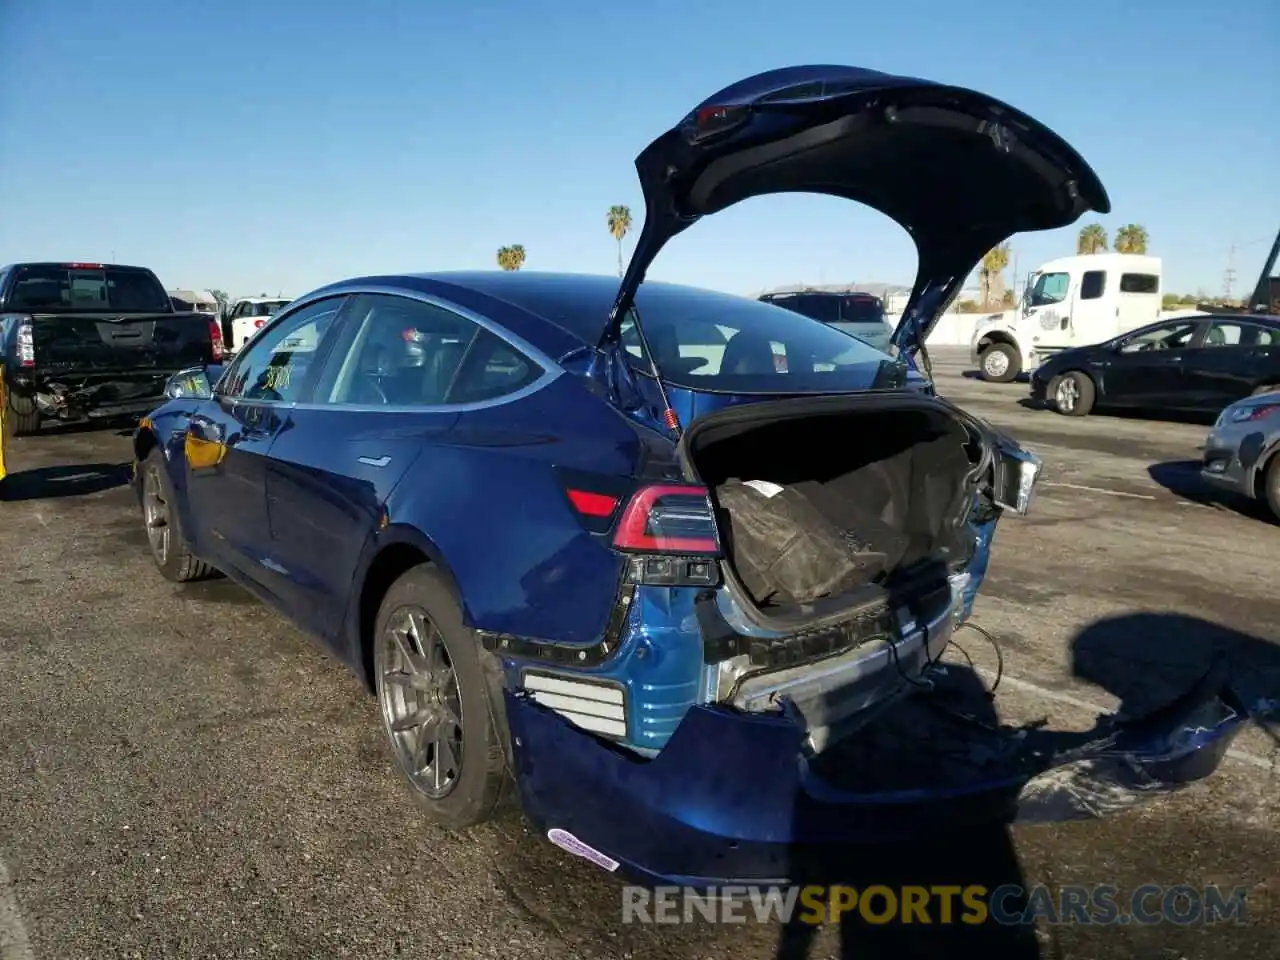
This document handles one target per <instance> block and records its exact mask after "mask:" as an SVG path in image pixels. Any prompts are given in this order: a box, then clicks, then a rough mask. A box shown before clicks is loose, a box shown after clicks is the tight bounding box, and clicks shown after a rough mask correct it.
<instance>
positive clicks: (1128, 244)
mask: <svg viewBox="0 0 1280 960" xmlns="http://www.w3.org/2000/svg"><path fill="white" fill-rule="evenodd" d="M1147 239H1148V238H1147V228H1146V227H1144V226H1143V225H1142V224H1140V223H1126V224H1125V225H1124V226H1123V227H1121V228H1120V229H1119V230H1117V231H1116V253H1146V252H1147Z"/></svg>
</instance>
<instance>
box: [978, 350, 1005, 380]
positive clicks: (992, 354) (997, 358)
mask: <svg viewBox="0 0 1280 960" xmlns="http://www.w3.org/2000/svg"><path fill="white" fill-rule="evenodd" d="M982 365H983V368H984V369H985V370H986V372H987V376H989V377H1003V376H1004V375H1005V374H1006V373H1008V372H1009V358H1008V357H1006V356H1005V355H1004V351H1003V350H991V351H989V352H988V353H987V355H986V357H985V358H983V361H982Z"/></svg>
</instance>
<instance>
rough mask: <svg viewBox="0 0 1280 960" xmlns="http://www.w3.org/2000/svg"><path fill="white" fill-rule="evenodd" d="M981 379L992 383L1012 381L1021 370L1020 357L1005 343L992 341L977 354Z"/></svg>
mask: <svg viewBox="0 0 1280 960" xmlns="http://www.w3.org/2000/svg"><path fill="white" fill-rule="evenodd" d="M978 363H979V366H981V368H982V379H983V380H990V381H991V382H992V383H1012V382H1013V381H1014V380H1016V379H1018V374H1019V373H1021V372H1022V358H1021V357H1019V356H1018V351H1017V350H1015V349H1014V348H1013V347H1012V346H1010V345H1009V344H1007V343H993V344H991V345H990V346H989V347H987V348H986V349H985V350H983V351H982V353H981V354H979V356H978Z"/></svg>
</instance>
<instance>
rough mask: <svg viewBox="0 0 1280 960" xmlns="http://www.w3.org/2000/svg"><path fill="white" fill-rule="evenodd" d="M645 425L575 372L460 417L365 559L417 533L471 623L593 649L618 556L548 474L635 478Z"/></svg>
mask: <svg viewBox="0 0 1280 960" xmlns="http://www.w3.org/2000/svg"><path fill="white" fill-rule="evenodd" d="M642 429H643V428H640V427H637V426H635V425H632V424H630V423H628V421H626V420H625V419H624V418H623V417H621V416H620V415H619V414H618V413H616V412H615V411H614V410H613V409H612V408H611V407H609V406H608V405H607V404H606V403H605V402H604V401H602V400H600V399H599V398H597V397H596V396H595V395H593V394H592V393H590V392H589V391H588V390H587V389H586V387H585V386H584V385H583V383H582V381H580V380H579V379H578V378H577V377H575V376H573V375H571V374H566V375H562V376H561V377H559V378H558V379H556V380H555V381H553V382H552V383H551V384H549V385H548V386H546V387H545V388H543V389H542V390H540V391H538V392H537V393H535V394H532V395H531V396H529V397H526V398H524V399H522V400H519V401H516V402H513V403H509V404H502V405H498V406H494V407H490V408H487V409H483V410H478V411H472V412H468V413H464V414H462V415H461V416H459V418H458V420H457V422H456V424H455V425H454V427H453V429H452V430H450V431H449V432H448V433H447V434H446V435H444V436H442V437H441V438H440V439H439V440H438V441H437V442H435V443H433V444H432V445H431V446H430V447H428V448H426V449H424V451H423V454H422V455H421V456H420V457H419V458H418V460H417V461H416V462H415V463H414V466H413V468H412V469H411V470H410V472H409V474H408V475H407V476H406V477H405V478H404V479H403V480H402V481H401V482H400V484H399V485H398V486H397V487H396V489H395V491H394V493H393V494H392V496H391V499H390V501H389V502H388V504H387V512H388V517H389V521H390V522H389V525H388V527H387V528H386V529H385V530H383V531H380V532H379V533H378V534H377V535H375V536H376V537H377V540H378V541H379V542H377V543H375V545H374V549H372V550H370V551H369V552H368V560H371V559H372V558H373V556H374V555H376V553H377V551H378V550H379V549H381V547H382V546H384V545H385V544H386V543H389V542H394V541H395V540H397V539H412V538H413V534H412V533H411V531H416V532H418V533H420V534H421V535H422V536H424V537H425V538H426V539H427V540H428V541H429V542H430V544H431V545H432V546H433V547H434V550H435V552H436V553H437V555H438V556H439V558H440V559H441V561H442V562H443V563H444V564H445V565H446V566H447V568H448V570H449V572H450V573H451V574H452V577H453V580H454V582H455V583H456V585H457V588H458V592H459V594H460V600H461V603H462V606H463V610H464V614H465V617H466V620H467V622H468V623H469V624H470V625H471V626H472V627H475V628H477V629H482V630H489V631H493V632H498V633H507V634H512V635H515V636H520V637H527V638H535V639H542V640H550V641H555V642H559V643H565V644H580V645H584V646H585V645H589V644H591V643H592V642H594V641H595V640H597V639H598V638H599V637H600V635H601V634H602V633H603V632H604V630H605V627H606V624H607V622H608V617H609V613H610V610H611V608H612V606H613V604H614V602H615V600H616V597H617V591H618V587H619V581H620V577H621V574H622V561H621V558H620V557H619V556H618V555H617V554H615V553H614V551H613V550H612V549H611V548H610V546H609V541H608V538H607V536H601V535H594V534H591V533H588V532H587V531H586V530H585V529H584V528H583V527H582V525H581V524H580V522H579V521H578V518H577V516H576V515H575V514H574V512H573V511H572V508H571V507H570V504H569V502H568V499H567V498H566V496H565V493H564V487H563V484H562V482H561V480H560V478H559V476H558V475H557V473H556V470H555V468H556V467H567V468H571V469H575V470H584V471H593V472H597V473H601V474H606V475H610V476H633V475H634V474H635V470H636V467H637V464H638V462H639V459H640V456H641V451H642V450H643V449H645V445H644V443H642V441H641V439H640V436H639V431H640V430H642ZM368 560H366V565H367V562H368Z"/></svg>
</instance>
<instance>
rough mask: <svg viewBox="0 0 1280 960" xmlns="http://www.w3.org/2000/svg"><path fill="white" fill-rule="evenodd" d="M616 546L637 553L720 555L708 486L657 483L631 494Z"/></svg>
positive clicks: (623, 515)
mask: <svg viewBox="0 0 1280 960" xmlns="http://www.w3.org/2000/svg"><path fill="white" fill-rule="evenodd" d="M613 545H614V546H615V547H617V548H618V549H619V550H629V551H634V552H637V553H678V554H699V555H702V554H706V555H710V556H718V555H719V553H720V540H719V538H718V537H717V535H716V521H715V515H714V514H713V513H712V509H711V498H710V496H708V494H707V490H706V488H705V487H695V486H689V485H687V484H655V485H653V486H647V487H641V488H640V489H639V490H637V491H636V492H635V494H633V495H632V497H631V500H630V502H629V503H628V504H627V507H626V509H625V510H624V511H623V512H622V518H621V519H620V520H619V521H618V529H617V532H615V533H614V535H613Z"/></svg>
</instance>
